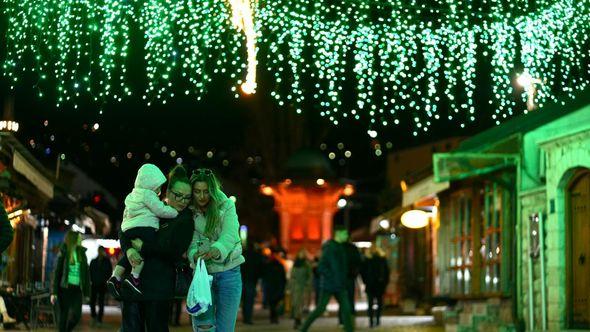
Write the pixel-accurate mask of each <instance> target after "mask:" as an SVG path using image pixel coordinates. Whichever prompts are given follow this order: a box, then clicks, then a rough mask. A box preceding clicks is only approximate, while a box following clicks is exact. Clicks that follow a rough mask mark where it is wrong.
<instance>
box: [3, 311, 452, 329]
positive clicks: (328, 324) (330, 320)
mask: <svg viewBox="0 0 590 332" xmlns="http://www.w3.org/2000/svg"><path fill="white" fill-rule="evenodd" d="M267 315H268V311H262V310H257V312H256V315H255V320H254V325H244V324H242V323H238V325H237V326H236V331H243V332H259V331H260V332H274V331H276V332H278V331H294V330H293V321H292V320H291V319H287V318H282V319H281V321H280V324H278V325H272V324H270V323H269V321H268V318H267ZM187 316H188V315H182V319H181V326H180V327H171V328H170V331H171V332H190V331H192V329H191V327H190V325H189V323H188V317H187ZM104 320H105V323H104V324H103V325H102V326H100V327H92V326H91V324H90V322H91V319H90V315H89V313H88V306H84V314H83V317H82V322H80V324H79V326H78V328H77V329H76V331H84V332H106V331H118V329H119V326H120V321H121V316H120V311H119V308H117V307H107V308H106V312H105V318H104ZM381 324H382V326H380V327H378V328H374V329H369V327H368V326H369V320H368V318H367V317H366V316H365V315H364V314H363V313H362V312H360V313H359V315H358V316H357V318H356V327H357V328H356V330H355V331H375V332H385V331H400V332H402V331H407V332H414V331H415V332H442V331H444V328H443V327H439V326H434V322H433V318H432V317H431V316H384V317H383V318H382V322H381ZM0 330H1V329H0ZM9 331H25V328H24V326H21V327H20V329H17V330H9ZM35 331H39V332H49V331H55V329H54V328H39V329H36V330H35ZM314 331H322V332H337V331H343V329H341V328H339V327H338V324H337V318H336V317H334V315H333V314H332V315H330V317H321V318H320V319H318V320H317V321H316V322H315V323H314V324H313V325H312V327H311V329H310V332H314Z"/></svg>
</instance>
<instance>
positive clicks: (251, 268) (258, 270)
mask: <svg viewBox="0 0 590 332" xmlns="http://www.w3.org/2000/svg"><path fill="white" fill-rule="evenodd" d="M244 259H245V260H246V261H245V262H244V264H242V267H241V272H242V280H243V282H244V283H249V284H256V283H258V280H259V279H260V278H261V277H262V274H263V272H264V264H265V257H264V255H262V253H260V252H258V251H257V250H255V249H254V248H248V249H246V251H244Z"/></svg>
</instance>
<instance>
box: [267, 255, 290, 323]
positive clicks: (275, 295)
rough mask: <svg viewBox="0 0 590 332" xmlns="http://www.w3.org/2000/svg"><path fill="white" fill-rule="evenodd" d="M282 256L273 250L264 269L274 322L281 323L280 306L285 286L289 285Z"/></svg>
mask: <svg viewBox="0 0 590 332" xmlns="http://www.w3.org/2000/svg"><path fill="white" fill-rule="evenodd" d="M280 256H281V253H280V252H278V251H273V252H272V254H271V256H270V259H269V261H268V263H266V267H265V271H264V280H265V281H266V287H267V292H268V293H267V299H268V307H269V309H270V322H271V323H272V324H278V323H279V307H280V306H281V305H282V301H283V300H284V298H285V286H286V285H287V275H286V272H285V267H284V266H283V263H282V262H281V257H280Z"/></svg>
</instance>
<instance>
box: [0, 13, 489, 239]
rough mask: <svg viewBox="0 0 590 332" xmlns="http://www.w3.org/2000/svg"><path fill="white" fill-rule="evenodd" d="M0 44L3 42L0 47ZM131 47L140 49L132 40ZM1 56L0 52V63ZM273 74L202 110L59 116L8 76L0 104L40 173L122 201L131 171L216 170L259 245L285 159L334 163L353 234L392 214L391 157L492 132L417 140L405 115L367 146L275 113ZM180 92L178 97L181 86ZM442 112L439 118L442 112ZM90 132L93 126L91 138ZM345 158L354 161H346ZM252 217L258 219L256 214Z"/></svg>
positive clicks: (365, 139) (448, 127) (356, 126)
mask: <svg viewBox="0 0 590 332" xmlns="http://www.w3.org/2000/svg"><path fill="white" fill-rule="evenodd" d="M0 23H1V24H0V36H3V37H2V38H4V35H5V31H4V29H5V27H6V25H5V24H6V22H5V21H1V22H0ZM0 44H4V41H3V40H0ZM134 44H138V45H141V43H140V42H138V41H134ZM138 45H135V46H133V45H132V51H131V54H132V56H131V58H132V59H135V60H133V66H131V77H132V82H131V84H130V85H131V87H132V88H136V90H138V91H141V87H142V86H144V85H145V82H142V81H141V79H140V77H145V73H144V72H143V71H142V70H143V68H144V64H143V61H142V60H143V54H140V53H141V52H140V51H139V50H140V49H141V47H138ZM134 50H135V51H134ZM4 52H5V51H1V50H0V59H3V56H4V55H5V54H4ZM133 52H136V53H133ZM136 59H142V60H140V61H137V60H136ZM270 75H271V73H268V72H265V70H264V65H261V66H259V80H258V81H259V82H258V86H259V87H258V92H257V94H256V95H255V96H250V97H247V96H246V97H244V96H242V97H241V98H239V99H236V98H235V97H234V95H233V93H231V91H230V87H231V85H230V84H232V83H233V82H232V81H231V80H229V79H228V78H226V77H219V78H217V79H216V80H215V81H214V82H213V84H212V85H211V86H210V87H209V89H208V91H209V92H208V93H207V94H206V95H205V97H204V99H203V100H201V101H200V102H197V101H196V100H195V98H194V97H184V96H183V95H182V93H178V94H177V96H179V97H176V98H175V99H174V100H172V101H171V102H169V103H167V104H166V105H161V104H160V105H158V104H157V103H156V104H155V105H153V106H151V107H147V106H146V104H145V102H144V101H142V100H141V99H140V98H139V97H138V96H132V97H129V98H126V99H124V100H123V102H120V103H115V102H109V103H105V104H101V105H98V104H96V103H95V102H90V101H88V102H86V103H84V102H82V103H80V107H79V108H78V109H74V108H73V107H72V105H67V104H66V105H65V106H63V107H61V108H59V109H57V108H56V106H55V96H54V95H52V93H51V91H45V93H46V95H45V97H43V98H40V97H38V96H37V92H38V91H37V89H36V88H35V87H34V85H35V84H36V82H35V81H34V80H32V79H31V78H30V77H23V78H22V80H21V84H20V85H19V86H18V87H17V88H16V90H15V91H11V90H10V89H9V85H8V81H7V80H6V78H5V77H0V99H1V100H0V101H1V102H2V105H3V104H4V100H5V99H6V98H7V96H12V97H13V98H14V109H15V111H14V117H15V119H16V120H17V121H18V122H20V125H21V127H20V128H21V129H20V130H19V132H18V134H17V137H18V138H19V139H20V141H21V142H22V143H23V144H25V145H26V146H27V147H28V148H29V149H30V150H31V151H32V152H33V154H34V155H35V156H36V157H37V158H38V159H39V160H41V161H42V162H43V163H44V164H45V165H46V166H47V168H49V169H51V170H53V169H55V165H56V161H57V158H58V156H60V155H61V154H65V160H64V163H74V164H76V165H78V166H79V167H81V168H82V169H83V170H85V171H86V172H88V174H89V175H90V176H92V177H93V178H94V179H96V180H97V181H98V182H100V183H101V184H103V185H104V187H106V188H107V189H108V190H109V191H110V192H111V193H113V194H114V195H115V197H117V199H118V200H119V201H120V202H122V201H123V199H124V197H125V195H126V194H127V193H128V192H129V191H130V190H131V189H132V185H133V181H134V177H135V173H136V171H137V169H138V168H139V166H140V165H141V164H142V163H144V162H146V161H149V162H151V163H154V164H156V165H158V166H159V167H160V168H161V169H162V170H163V171H165V172H166V171H167V170H169V169H170V168H171V167H172V166H174V165H175V164H176V161H177V158H182V162H183V163H184V164H186V165H188V166H189V168H194V167H203V166H206V167H211V168H213V169H215V170H217V171H218V172H219V173H220V175H221V178H222V179H223V181H224V184H225V189H226V191H227V192H228V194H233V195H236V196H237V197H238V208H239V209H240V217H241V219H242V222H243V223H246V224H250V225H254V224H260V225H261V226H260V228H259V229H258V231H259V232H260V236H262V237H264V236H268V235H269V234H271V233H273V232H274V231H276V216H275V215H274V213H273V212H272V200H270V199H269V198H267V197H263V196H262V195H260V194H259V193H258V188H259V185H260V184H261V183H271V182H273V181H278V180H282V179H283V177H282V174H283V171H284V167H283V166H284V165H285V162H286V160H287V158H288V156H290V155H291V154H292V153H294V152H295V151H297V150H299V149H301V148H313V149H317V150H320V151H322V153H323V154H324V155H325V156H326V157H327V156H328V154H329V153H330V152H334V153H335V154H336V158H335V159H334V160H331V161H330V162H331V165H332V167H333V168H334V170H335V171H336V173H337V175H338V176H339V177H341V178H345V179H348V180H349V181H351V182H352V183H354V184H355V186H356V187H357V193H356V194H355V196H354V197H353V198H352V199H353V201H354V203H355V206H356V208H355V209H354V210H353V211H352V212H351V221H352V226H353V227H358V226H360V225H365V224H367V223H368V221H369V220H370V219H371V218H372V217H374V216H376V215H377V214H378V213H380V212H383V211H384V209H386V208H392V207H393V202H387V200H385V202H384V200H383V198H381V199H380V196H382V195H381V194H382V192H383V191H384V190H385V189H386V178H385V166H386V159H387V158H386V156H387V154H388V153H390V152H393V151H399V150H401V149H404V148H408V147H412V146H416V145H420V144H424V143H427V142H432V141H436V140H439V139H443V138H446V137H451V136H469V135H471V134H473V133H475V132H478V131H481V130H483V129H485V128H487V127H489V126H491V125H492V123H491V121H489V120H487V119H488V117H485V118H483V117H482V118H479V119H477V121H476V122H471V123H469V125H468V126H467V128H465V129H460V128H459V126H458V124H457V122H451V121H447V120H440V121H436V122H435V123H434V124H433V126H432V127H431V130H430V131H429V132H428V133H427V134H426V133H422V134H419V135H418V136H417V137H414V136H413V135H412V129H411V128H410V122H411V120H409V119H410V117H411V114H408V115H407V117H408V119H406V120H408V121H405V122H402V124H400V125H399V126H391V127H389V128H390V129H389V130H384V131H383V130H382V131H380V132H379V135H378V136H377V138H375V139H373V138H370V137H369V135H368V134H367V129H368V124H367V123H364V122H362V121H355V120H348V121H343V122H342V123H341V124H340V125H339V126H334V125H333V124H332V123H331V122H330V121H328V120H327V119H325V118H323V117H321V116H320V115H319V110H318V109H317V107H316V106H315V105H308V106H309V107H308V108H307V109H304V112H303V114H302V115H297V114H295V111H294V109H293V108H291V107H288V106H286V107H284V108H279V107H278V106H277V105H276V103H275V102H274V101H273V100H272V99H271V97H270V91H272V88H273V87H272V86H269V85H270V84H272V80H271V79H270ZM134 77H135V78H137V79H135V81H133V78H134ZM50 80H51V78H50ZM351 82H352V83H351V85H350V86H345V87H344V88H345V90H350V91H353V89H354V84H355V83H353V80H351ZM482 86H485V85H482ZM179 89H180V90H181V91H182V87H179ZM479 93H480V94H481V98H480V99H481V100H482V101H483V100H487V99H486V96H487V94H489V93H490V92H489V90H488V89H480V91H479ZM476 98H479V97H478V96H476ZM353 103H354V101H353V100H346V99H345V100H343V107H344V108H351V107H353V106H352V105H353ZM481 104H482V105H483V104H484V102H482V103H481ZM442 107H443V109H442V110H441V112H442V113H443V114H444V113H445V112H448V110H445V109H444V105H442ZM101 112H102V114H100V113H101ZM45 121H47V125H45ZM95 123H98V125H99V129H98V130H96V131H94V130H93V126H94V124H95ZM31 143H34V144H31ZM339 143H341V145H340V148H339ZM387 143H390V144H387ZM376 144H380V145H381V147H382V149H383V154H382V155H381V156H377V155H376V154H375V145H376ZM387 146H390V147H389V148H388V147H387ZM164 147H165V150H166V152H165V153H163V152H162V150H163V149H164ZM321 147H324V148H325V149H324V150H322V149H321ZM347 150H349V151H351V153H352V157H351V158H345V157H344V152H345V151H347ZM172 151H174V152H175V153H176V154H175V155H174V157H173V156H171V152H172ZM209 151H210V152H212V153H213V156H212V157H211V158H209V157H208V156H207V152H209ZM128 154H129V157H128ZM146 154H149V155H150V158H149V159H146ZM423 167H424V165H419V166H417V168H419V169H422V168H423ZM242 198H243V199H242ZM256 211H265V213H264V215H257V212H256ZM117 213H120V211H118V212H114V214H115V216H114V219H117V217H116V215H117ZM337 218H341V216H339V215H338V216H337ZM254 228H255V227H254Z"/></svg>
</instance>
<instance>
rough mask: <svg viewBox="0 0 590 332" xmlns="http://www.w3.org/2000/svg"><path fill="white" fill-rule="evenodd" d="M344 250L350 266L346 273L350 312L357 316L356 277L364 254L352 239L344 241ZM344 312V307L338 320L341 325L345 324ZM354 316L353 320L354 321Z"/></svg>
mask: <svg viewBox="0 0 590 332" xmlns="http://www.w3.org/2000/svg"><path fill="white" fill-rule="evenodd" d="M343 245H344V250H345V252H346V261H347V266H348V272H347V274H346V292H347V293H348V303H350V312H351V314H352V315H353V316H356V310H355V303H356V300H355V295H356V278H357V277H358V275H359V269H360V266H361V262H362V256H361V253H360V251H359V249H358V248H357V247H356V246H355V245H354V244H353V243H351V242H350V240H348V241H346V242H345V243H343ZM343 319H344V314H343V312H342V308H340V309H339V311H338V322H339V323H340V325H342V324H343ZM354 321H355V320H354V318H353V322H354Z"/></svg>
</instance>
